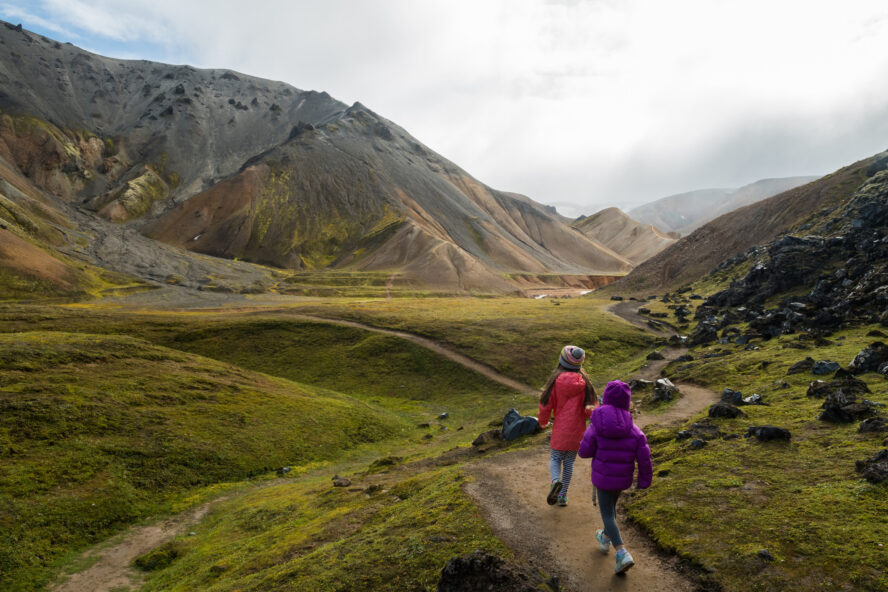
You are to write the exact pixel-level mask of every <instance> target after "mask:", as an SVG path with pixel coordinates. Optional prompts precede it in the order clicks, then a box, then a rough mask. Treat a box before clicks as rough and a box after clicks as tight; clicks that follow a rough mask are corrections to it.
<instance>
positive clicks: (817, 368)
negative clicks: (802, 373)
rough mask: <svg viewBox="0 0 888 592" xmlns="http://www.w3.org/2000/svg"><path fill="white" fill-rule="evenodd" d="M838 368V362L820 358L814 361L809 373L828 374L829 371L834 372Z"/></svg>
mask: <svg viewBox="0 0 888 592" xmlns="http://www.w3.org/2000/svg"><path fill="white" fill-rule="evenodd" d="M838 369H839V363H838V362H832V361H830V360H821V361H819V362H814V365H813V366H812V367H811V373H812V374H817V375H822V374H829V373H830V372H835V371H836V370H838Z"/></svg>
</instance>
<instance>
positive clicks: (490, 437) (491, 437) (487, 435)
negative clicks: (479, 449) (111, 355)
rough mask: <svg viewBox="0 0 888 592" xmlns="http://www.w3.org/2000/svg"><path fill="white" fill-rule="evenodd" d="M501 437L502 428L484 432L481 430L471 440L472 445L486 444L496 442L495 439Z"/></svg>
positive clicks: (500, 438)
mask: <svg viewBox="0 0 888 592" xmlns="http://www.w3.org/2000/svg"><path fill="white" fill-rule="evenodd" d="M502 439H503V432H502V430H487V431H486V432H482V433H481V434H479V435H478V437H477V438H475V439H474V440H472V446H484V445H486V444H490V443H492V442H496V441H497V440H502Z"/></svg>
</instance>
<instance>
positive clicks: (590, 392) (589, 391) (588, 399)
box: [540, 364, 598, 405]
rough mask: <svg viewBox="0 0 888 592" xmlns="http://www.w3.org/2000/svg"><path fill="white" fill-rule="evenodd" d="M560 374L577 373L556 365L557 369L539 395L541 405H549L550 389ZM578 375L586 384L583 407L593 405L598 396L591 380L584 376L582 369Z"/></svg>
mask: <svg viewBox="0 0 888 592" xmlns="http://www.w3.org/2000/svg"><path fill="white" fill-rule="evenodd" d="M562 372H577V370H569V369H567V368H565V367H564V366H562V365H561V364H558V367H557V368H555V370H553V371H552V374H551V375H550V376H549V380H548V381H547V382H546V386H544V387H543V392H542V393H541V394H540V403H541V404H543V405H548V404H549V397H550V396H551V395H552V387H553V386H554V385H555V380H557V379H558V377H559V376H560V375H561V373H562ZM579 373H580V376H582V377H583V381H585V383H586V396H585V397H584V398H583V405H594V404H595V403H596V402H598V395H597V394H595V387H594V386H592V380H590V379H589V375H588V374H586V371H585V370H583V369H582V368H580V369H579Z"/></svg>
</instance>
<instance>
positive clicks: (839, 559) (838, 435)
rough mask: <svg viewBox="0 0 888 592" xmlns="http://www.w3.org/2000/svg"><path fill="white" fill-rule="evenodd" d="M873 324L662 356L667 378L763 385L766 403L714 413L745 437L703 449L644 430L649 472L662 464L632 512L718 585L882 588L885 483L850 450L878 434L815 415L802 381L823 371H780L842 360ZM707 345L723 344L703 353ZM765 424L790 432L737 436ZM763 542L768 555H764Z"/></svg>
mask: <svg viewBox="0 0 888 592" xmlns="http://www.w3.org/2000/svg"><path fill="white" fill-rule="evenodd" d="M873 328H874V327H862V328H857V329H849V330H844V331H841V332H838V333H836V334H834V335H832V336H830V337H829V341H830V343H829V344H824V345H821V346H819V347H816V348H814V347H813V343H812V342H811V341H806V340H800V339H799V336H798V335H787V336H782V337H780V338H778V339H771V340H769V341H764V342H757V343H756V345H757V346H758V347H759V349H757V350H752V351H746V350H745V349H744V348H743V346H738V345H733V344H730V345H714V346H708V347H705V348H697V349H694V350H692V352H691V353H692V355H693V356H694V357H695V360H694V361H693V362H690V363H684V364H683V363H673V364H672V365H671V366H670V367H667V369H666V373H667V375H669V376H670V377H671V378H672V379H673V380H674V381H684V382H694V383H697V384H701V385H705V386H708V387H709V388H711V389H712V390H714V391H716V392H720V391H721V390H722V389H724V388H725V387H728V388H732V389H735V390H740V391H742V392H743V393H744V394H745V395H751V394H753V393H759V394H761V395H762V396H763V398H764V401H765V402H766V403H767V405H763V406H743V407H741V409H742V411H743V412H744V413H745V414H746V417H741V418H737V419H730V420H729V419H717V420H712V421H714V422H715V423H716V424H717V425H718V426H719V428H720V430H721V432H722V433H723V434H725V435H739V436H741V437H737V438H733V439H716V440H710V441H709V442H708V444H707V445H706V446H705V447H704V448H702V449H701V450H691V449H690V448H689V441H688V440H676V439H675V435H676V431H677V429H668V430H659V431H654V432H651V433H649V437H650V441H651V443H652V449H653V452H654V463H655V472H657V473H660V472H662V474H661V476H659V477H655V480H654V487H652V488H651V489H649V490H646V491H644V492H638V493H636V494H635V495H634V497H633V500H632V502H631V504H630V505H629V506H628V508H629V513H630V516H631V517H632V518H633V519H634V520H636V521H638V522H639V523H640V524H641V525H642V526H643V527H644V528H645V529H646V530H647V531H649V532H650V533H651V535H652V536H653V537H654V538H655V539H656V540H657V541H658V542H659V543H660V544H661V545H663V546H664V547H665V548H667V549H672V550H675V551H676V552H677V553H678V554H679V555H681V556H682V557H684V558H686V559H689V560H690V561H692V562H694V563H696V564H699V565H701V566H703V567H704V568H706V569H707V570H708V571H710V572H711V575H708V576H706V577H707V578H708V579H711V580H713V581H714V582H717V583H718V584H719V585H721V586H722V587H723V588H724V589H725V590H799V591H801V590H831V589H849V587H850V589H855V590H886V589H888V576H886V572H885V565H886V564H885V557H886V550H885V549H886V547H885V546H880V545H888V522H886V521H885V519H884V517H885V516H886V515H888V489H886V486H885V485H884V484H883V485H878V486H877V485H871V484H869V483H867V482H866V481H864V480H863V479H861V478H860V476H859V475H858V474H857V473H855V470H854V468H855V461H857V460H863V459H866V458H869V457H871V456H872V455H873V454H875V453H876V452H877V451H878V450H880V449H882V448H884V445H883V444H881V442H882V439H883V438H884V434H882V435H879V434H858V433H857V426H858V423H853V424H848V425H835V424H830V423H826V422H823V421H820V420H819V419H817V417H818V415H819V414H820V412H821V409H820V406H821V405H822V403H823V400H822V399H815V398H809V397H807V396H806V391H807V388H808V385H809V384H810V382H812V381H813V380H815V379H817V378H828V377H817V376H814V375H813V374H810V373H802V374H792V375H787V374H786V372H787V369H788V368H789V366H790V365H792V364H793V363H795V362H798V361H800V360H802V359H804V357H805V356H809V355H810V356H812V357H814V358H815V359H816V360H824V359H828V360H834V361H838V362H840V363H841V364H842V365H847V364H848V362H850V360H851V359H852V358H853V357H854V355H855V354H856V353H857V352H859V351H860V350H861V349H863V348H864V347H866V346H867V345H869V344H870V343H872V341H873V338H872V337H866V333H867V331H868V330H870V329H873ZM799 348H802V349H799ZM707 353H710V354H713V353H714V354H727V355H726V356H724V357H714V358H708V359H707V358H704V355H705V354H707ZM861 378H863V379H864V380H865V381H866V382H867V383H868V384H869V387H870V389H871V390H872V394H871V395H868V396H867V398H869V399H871V400H873V401H877V402H881V403H886V402H888V396H886V389H885V380H884V378H882V377H881V376H878V375H876V374H865V375H862V376H861ZM786 385H788V386H786ZM703 416H705V414H701V416H700V417H696V418H692V419H691V420H689V422H688V423H692V422H693V421H699V420H700V419H701V418H702V417H703ZM761 425H774V426H778V427H782V428H786V429H788V430H790V432H791V433H792V440H791V441H790V442H789V443H787V442H759V441H757V440H756V439H755V438H751V439H747V438H745V437H742V436H743V435H745V433H746V431H747V428H748V427H749V426H761ZM760 550H767V551H768V552H769V553H770V554H771V555H772V556H773V557H774V558H775V560H774V561H773V562H772V561H767V560H765V559H762V558H761V557H759V556H758V552H759V551H760Z"/></svg>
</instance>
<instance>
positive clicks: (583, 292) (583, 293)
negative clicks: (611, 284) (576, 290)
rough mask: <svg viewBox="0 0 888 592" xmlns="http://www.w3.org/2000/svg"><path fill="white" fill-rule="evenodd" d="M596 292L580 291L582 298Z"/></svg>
mask: <svg viewBox="0 0 888 592" xmlns="http://www.w3.org/2000/svg"><path fill="white" fill-rule="evenodd" d="M592 292H594V290H580V296H585V295H586V294H591V293H592Z"/></svg>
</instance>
